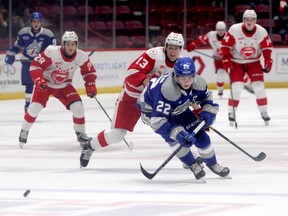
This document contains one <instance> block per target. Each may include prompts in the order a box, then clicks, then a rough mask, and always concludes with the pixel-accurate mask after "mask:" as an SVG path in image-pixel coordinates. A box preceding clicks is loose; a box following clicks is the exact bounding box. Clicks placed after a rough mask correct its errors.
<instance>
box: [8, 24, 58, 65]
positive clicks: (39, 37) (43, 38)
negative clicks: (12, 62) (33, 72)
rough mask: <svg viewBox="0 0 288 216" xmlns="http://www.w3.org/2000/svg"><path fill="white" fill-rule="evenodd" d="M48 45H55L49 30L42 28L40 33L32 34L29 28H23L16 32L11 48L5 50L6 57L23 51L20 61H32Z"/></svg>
mask: <svg viewBox="0 0 288 216" xmlns="http://www.w3.org/2000/svg"><path fill="white" fill-rule="evenodd" d="M49 45H56V39H55V37H54V34H53V32H52V31H51V30H49V29H46V28H43V27H42V28H41V30H40V32H38V33H37V34H34V33H33V32H32V31H31V27H24V28H22V29H21V30H20V31H19V32H18V35H17V40H16V41H15V43H14V45H13V47H12V48H10V49H8V50H7V55H16V54H17V53H18V52H19V51H23V56H22V58H21V60H32V59H34V57H36V56H37V55H38V54H39V53H40V52H42V51H43V50H45V49H46V48H47V47H48V46H49Z"/></svg>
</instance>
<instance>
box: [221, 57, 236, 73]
mask: <svg viewBox="0 0 288 216" xmlns="http://www.w3.org/2000/svg"><path fill="white" fill-rule="evenodd" d="M222 66H223V68H224V69H225V70H226V71H227V72H229V71H231V70H232V68H233V64H232V61H231V58H228V57H223V59H222Z"/></svg>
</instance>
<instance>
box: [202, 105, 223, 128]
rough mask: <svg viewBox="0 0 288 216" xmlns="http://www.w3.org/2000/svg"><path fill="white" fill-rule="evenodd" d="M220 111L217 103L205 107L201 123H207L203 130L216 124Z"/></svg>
mask: <svg viewBox="0 0 288 216" xmlns="http://www.w3.org/2000/svg"><path fill="white" fill-rule="evenodd" d="M218 111H219V105H218V104H216V103H214V104H206V105H204V106H203V108H202V112H200V114H199V121H203V120H204V121H205V125H204V126H203V128H208V127H209V126H210V125H212V124H213V123H214V122H215V120H216V115H217V113H218Z"/></svg>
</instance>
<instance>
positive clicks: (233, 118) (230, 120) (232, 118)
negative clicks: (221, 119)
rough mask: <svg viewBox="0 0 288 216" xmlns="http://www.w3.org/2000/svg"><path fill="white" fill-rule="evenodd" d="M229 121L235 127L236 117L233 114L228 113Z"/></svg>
mask: <svg viewBox="0 0 288 216" xmlns="http://www.w3.org/2000/svg"><path fill="white" fill-rule="evenodd" d="M228 119H229V122H230V126H234V125H235V116H234V114H233V113H228Z"/></svg>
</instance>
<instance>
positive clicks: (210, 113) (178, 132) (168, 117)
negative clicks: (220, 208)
mask: <svg viewBox="0 0 288 216" xmlns="http://www.w3.org/2000/svg"><path fill="white" fill-rule="evenodd" d="M192 104H197V105H198V106H199V109H198V110H195V111H194V112H195V113H198V117H199V119H198V118H197V116H196V115H195V114H194V112H193V111H192V110H191V105H192ZM138 106H139V107H140V109H141V113H142V114H141V118H142V120H143V122H144V123H146V124H148V125H150V126H151V128H152V129H153V130H154V131H155V133H157V134H159V135H161V136H162V137H163V139H164V140H165V141H166V142H167V143H168V144H169V145H170V146H171V147H172V148H176V147H178V145H182V146H183V148H182V149H181V150H180V151H179V152H178V153H177V157H178V158H179V159H180V160H181V161H182V162H183V163H184V164H186V165H188V166H189V168H190V169H191V171H192V172H193V173H194V175H195V178H196V179H200V178H202V177H204V176H205V171H204V170H203V168H202V167H201V166H200V165H199V164H198V163H197V162H196V160H195V158H194V156H193V154H192V152H191V150H190V147H191V146H192V145H193V144H194V145H195V146H196V147H197V148H198V151H199V154H200V156H201V158H202V160H203V161H204V163H205V164H206V166H207V167H209V168H210V170H211V171H212V172H214V173H216V174H217V175H219V176H221V177H225V176H227V175H228V174H229V172H230V170H229V169H228V168H227V167H222V166H220V165H219V164H218V163H217V159H216V155H215V152H214V149H213V147H212V145H211V141H210V138H209V136H208V134H207V133H206V131H205V128H208V127H209V126H210V125H212V124H213V123H214V121H215V119H216V115H217V112H218V110H219V105H218V104H216V103H214V102H213V98H212V93H211V91H209V90H208V89H207V83H206V81H205V80H204V79H203V78H202V77H200V76H197V75H196V71H195V65H194V62H193V61H192V59H191V58H189V57H182V58H181V57H180V58H179V59H178V60H177V62H176V64H175V66H174V71H173V73H170V74H168V75H163V76H161V77H159V78H157V79H156V78H155V79H152V80H151V81H150V82H149V84H148V86H147V88H146V89H144V91H143V92H142V94H141V95H140V98H139V99H138ZM201 121H205V125H204V126H203V128H202V130H200V132H198V133H197V134H194V133H193V130H194V129H195V128H196V126H197V125H198V124H199V123H200V122H201Z"/></svg>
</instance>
